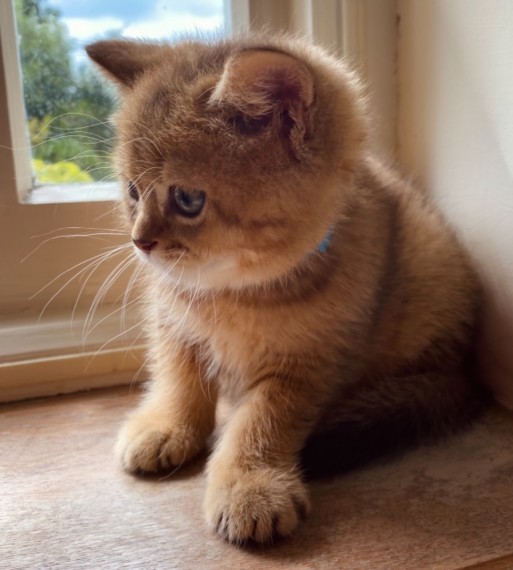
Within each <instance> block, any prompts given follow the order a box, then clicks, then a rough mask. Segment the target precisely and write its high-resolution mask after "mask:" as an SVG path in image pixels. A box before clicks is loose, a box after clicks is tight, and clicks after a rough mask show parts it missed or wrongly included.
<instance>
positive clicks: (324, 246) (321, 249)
mask: <svg viewBox="0 0 513 570" xmlns="http://www.w3.org/2000/svg"><path fill="white" fill-rule="evenodd" d="M334 233H335V230H334V229H333V228H331V229H329V230H328V233H327V234H326V235H325V236H324V239H323V240H322V241H321V243H320V244H319V245H318V246H317V249H316V250H315V251H316V252H317V253H326V252H327V251H328V247H329V246H330V244H331V240H332V239H333V234H334Z"/></svg>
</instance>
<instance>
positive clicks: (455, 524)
mask: <svg viewBox="0 0 513 570" xmlns="http://www.w3.org/2000/svg"><path fill="white" fill-rule="evenodd" d="M135 399H136V395H135V394H130V393H129V389H128V388H122V389H116V390H108V391H98V392H92V393H89V394H79V395H75V396H63V397H60V398H55V399H49V400H39V401H32V402H28V403H20V404H10V405H4V406H2V407H0V568H2V569H6V570H7V569H9V570H15V569H21V568H23V569H25V568H26V569H42V568H52V569H61V568H62V569H67V570H71V569H75V568H87V569H98V568H112V569H117V568H134V569H144V570H146V569H157V568H159V569H160V568H165V569H167V568H180V569H185V570H187V569H196V568H198V569H202V570H209V569H211V568H219V569H227V570H230V569H248V570H253V569H255V570H258V569H274V568H276V569H287V568H294V569H299V570H301V569H322V570H324V569H337V570H345V569H348V570H359V569H370V570H381V569H383V570H394V569H397V570H410V569H411V570H423V569H429V570H440V569H443V570H453V569H463V568H465V569H474V570H483V569H489V570H506V569H513V417H512V416H511V415H507V414H506V413H505V412H503V411H501V410H494V411H492V412H490V413H488V414H487V415H486V416H485V417H484V418H483V419H482V420H481V421H480V422H479V423H478V424H477V425H476V426H475V427H474V428H472V429H471V430H470V431H468V432H466V433H465V434H461V435H459V436H457V437H454V438H453V439H451V440H450V441H447V442H444V443H442V444H439V445H438V446H435V447H429V448H422V449H419V450H416V451H414V452H413V453H410V454H409V455H407V456H405V457H404V458H401V459H396V460H394V461H392V462H389V463H387V464H382V465H378V466H374V467H372V468H367V469H363V470H360V471H358V472H353V473H350V474H348V475H345V476H343V477H338V478H336V479H332V480H329V481H323V482H317V483H315V484H313V485H312V487H311V491H312V498H313V505H314V508H313V511H312V514H311V516H310V518H309V519H308V521H307V522H306V524H305V525H304V526H303V527H302V528H301V530H300V531H299V532H298V533H297V535H296V536H295V537H294V538H293V539H292V540H290V541H288V542H286V543H281V544H278V545H275V546H273V547H271V548H248V549H246V550H240V549H237V548H236V547H233V546H229V545H227V544H224V543H223V542H221V541H220V540H219V539H218V538H217V537H216V536H214V535H213V534H211V533H210V532H209V531H208V530H207V529H206V526H205V524H204V521H203V515H202V511H201V509H202V500H203V492H204V487H205V479H204V475H203V472H202V471H203V466H204V460H199V461H197V462H195V463H194V464H193V465H191V466H188V467H186V468H185V469H183V470H182V471H180V472H178V473H176V474H174V475H172V476H169V477H166V478H160V479H159V478H154V479H137V478H134V477H131V476H129V475H126V474H125V473H123V472H122V471H121V470H120V468H119V466H118V465H117V464H116V462H115V460H114V458H113V455H112V453H111V449H112V446H113V443H114V440H115V435H116V431H117V428H118V425H119V423H120V421H121V419H122V417H123V415H124V413H125V411H126V410H127V409H129V408H130V407H131V406H132V405H133V404H134V401H135Z"/></svg>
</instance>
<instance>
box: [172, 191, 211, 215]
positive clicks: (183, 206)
mask: <svg viewBox="0 0 513 570" xmlns="http://www.w3.org/2000/svg"><path fill="white" fill-rule="evenodd" d="M169 190H170V194H171V199H172V200H173V202H174V205H175V206H176V208H177V209H178V213H179V214H181V215H182V216H186V217H188V218H194V217H195V216H198V215H199V214H200V213H201V211H202V210H203V206H204V205H205V198H206V196H205V192H203V190H185V189H183V188H180V187H178V186H171V188H170V189H169Z"/></svg>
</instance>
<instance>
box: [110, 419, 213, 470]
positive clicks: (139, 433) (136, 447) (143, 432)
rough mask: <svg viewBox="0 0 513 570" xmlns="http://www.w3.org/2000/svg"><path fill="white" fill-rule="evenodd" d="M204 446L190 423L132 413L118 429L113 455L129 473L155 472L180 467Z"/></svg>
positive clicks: (203, 441)
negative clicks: (188, 424)
mask: <svg viewBox="0 0 513 570" xmlns="http://www.w3.org/2000/svg"><path fill="white" fill-rule="evenodd" d="M204 445H205V438H202V437H200V436H199V434H198V433H197V432H196V431H195V430H194V429H193V428H192V427H190V426H180V425H173V422H172V421H170V419H169V418H168V417H162V416H159V415H158V414H154V413H151V412H136V413H135V414H134V415H132V416H131V417H130V418H129V419H128V420H127V422H126V423H125V425H124V426H123V427H122V428H121V431H120V433H119V436H118V441H117V443H116V448H115V451H116V455H117V456H118V458H119V459H120V461H121V463H122V465H123V467H124V468H125V469H126V470H127V471H129V472H132V473H133V472H146V473H149V472H156V471H161V470H165V469H170V468H171V467H174V466H180V465H182V464H183V463H185V462H187V461H188V460H189V459H192V457H194V456H195V455H196V454H197V453H198V452H199V451H200V450H201V449H202V448H203V446H204Z"/></svg>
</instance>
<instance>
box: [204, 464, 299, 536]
mask: <svg viewBox="0 0 513 570" xmlns="http://www.w3.org/2000/svg"><path fill="white" fill-rule="evenodd" d="M223 471H224V473H223V474H222V475H221V474H217V473H216V472H215V470H213V471H211V473H210V478H209V485H208V488H207V494H206V498H205V511H206V517H207V522H208V524H209V526H210V527H211V528H212V529H213V530H215V531H216V532H217V533H218V534H219V535H220V536H221V537H222V538H224V539H225V540H227V541H229V542H232V543H236V544H244V543H246V542H258V543H266V542H271V541H272V540H273V539H275V538H278V537H287V536H289V535H290V534H292V532H294V530H295V529H296V527H297V526H298V524H299V522H300V521H301V519H304V518H305V517H306V514H307V513H308V511H309V509H310V503H309V500H308V495H307V491H306V488H305V486H304V484H303V483H302V482H301V480H300V479H299V477H298V476H297V474H295V473H294V472H287V471H278V470H274V469H258V470H255V471H249V472H241V471H238V470H236V469H233V470H230V471H227V470H223Z"/></svg>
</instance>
